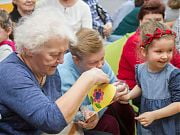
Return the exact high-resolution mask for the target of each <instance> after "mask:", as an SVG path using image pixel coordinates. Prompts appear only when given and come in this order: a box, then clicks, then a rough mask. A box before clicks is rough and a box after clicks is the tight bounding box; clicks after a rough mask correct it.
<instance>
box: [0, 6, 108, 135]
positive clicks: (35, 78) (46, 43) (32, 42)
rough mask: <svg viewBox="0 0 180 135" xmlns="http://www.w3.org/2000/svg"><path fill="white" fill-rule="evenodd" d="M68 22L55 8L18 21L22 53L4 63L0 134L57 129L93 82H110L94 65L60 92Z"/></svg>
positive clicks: (1, 65)
mask: <svg viewBox="0 0 180 135" xmlns="http://www.w3.org/2000/svg"><path fill="white" fill-rule="evenodd" d="M65 23H66V22H65V21H64V18H63V16H62V15H61V14H60V13H58V12H57V10H56V9H55V8H53V9H41V10H37V11H35V12H34V13H33V14H32V15H31V16H29V17H28V18H26V19H24V21H23V22H21V24H19V25H18V26H17V28H16V30H15V41H16V45H17V52H18V53H12V54H11V55H10V56H9V57H7V58H6V59H5V60H4V61H3V62H1V63H0V95H1V96H0V113H1V120H0V134H13V135H15V134H16V135H28V134H31V135H35V134H37V135H38V134H40V133H41V131H43V132H46V133H58V132H60V131H61V130H62V129H63V128H64V127H65V126H66V125H67V124H68V123H69V122H70V121H71V120H72V118H73V117H74V115H75V114H76V112H77V110H78V108H79V106H80V104H81V102H82V101H83V100H84V98H85V96H86V95H87V93H88V90H89V89H90V87H92V86H93V85H94V84H95V83H108V82H109V79H108V77H107V75H106V74H105V73H103V72H102V71H101V70H99V69H97V68H93V69H91V70H88V71H87V72H84V73H83V74H82V75H81V76H80V78H79V79H78V80H77V81H76V83H75V84H74V85H73V86H72V87H71V88H70V89H69V91H68V92H67V93H66V94H65V95H63V96H61V81H60V76H59V73H58V72H57V70H56V67H57V65H58V64H59V63H63V55H64V53H65V51H66V50H67V49H68V46H69V44H71V43H73V40H74V36H73V35H72V32H71V30H70V29H69V28H68V26H67V25H66V24H65ZM72 97H73V98H72Z"/></svg>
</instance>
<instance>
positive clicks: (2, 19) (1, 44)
mask: <svg viewBox="0 0 180 135" xmlns="http://www.w3.org/2000/svg"><path fill="white" fill-rule="evenodd" d="M12 32H13V22H12V20H11V18H10V16H9V14H8V12H7V11H5V10H3V9H0V61H2V60H4V59H5V58H6V57H7V56H9V54H11V53H12V52H13V51H15V50H16V48H15V43H14V42H13V41H12V40H11V39H10V38H9V37H10V35H11V34H12Z"/></svg>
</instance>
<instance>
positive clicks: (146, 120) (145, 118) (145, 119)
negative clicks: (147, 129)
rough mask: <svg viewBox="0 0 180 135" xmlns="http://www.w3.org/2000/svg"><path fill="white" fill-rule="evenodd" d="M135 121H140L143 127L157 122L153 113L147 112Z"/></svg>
mask: <svg viewBox="0 0 180 135" xmlns="http://www.w3.org/2000/svg"><path fill="white" fill-rule="evenodd" d="M135 119H136V120H138V121H139V122H140V123H141V125H143V126H148V125H150V124H151V123H152V122H153V121H154V120H155V116H154V114H153V112H145V113H143V114H141V115H139V116H138V117H135Z"/></svg>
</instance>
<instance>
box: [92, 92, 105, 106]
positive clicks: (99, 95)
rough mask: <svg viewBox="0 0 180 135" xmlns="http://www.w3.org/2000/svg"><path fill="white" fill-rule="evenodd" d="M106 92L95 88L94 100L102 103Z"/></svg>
mask: <svg viewBox="0 0 180 135" xmlns="http://www.w3.org/2000/svg"><path fill="white" fill-rule="evenodd" d="M103 96H104V92H103V91H102V90H101V89H95V90H94V93H93V97H94V98H93V101H94V102H97V103H100V102H101V101H102V100H103Z"/></svg>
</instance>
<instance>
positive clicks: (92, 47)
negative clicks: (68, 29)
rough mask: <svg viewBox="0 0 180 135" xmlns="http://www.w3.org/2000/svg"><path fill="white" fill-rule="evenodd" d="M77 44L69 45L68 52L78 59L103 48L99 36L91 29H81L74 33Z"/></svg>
mask: <svg viewBox="0 0 180 135" xmlns="http://www.w3.org/2000/svg"><path fill="white" fill-rule="evenodd" d="M76 36H77V44H76V45H70V48H69V49H70V52H71V53H72V55H75V56H77V57H78V58H79V59H81V58H83V56H87V55H88V54H91V53H97V52H99V51H100V50H101V49H102V48H103V41H102V38H101V36H100V34H99V33H98V32H97V31H96V30H93V29H89V28H82V29H81V30H80V31H78V32H77V33H76Z"/></svg>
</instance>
